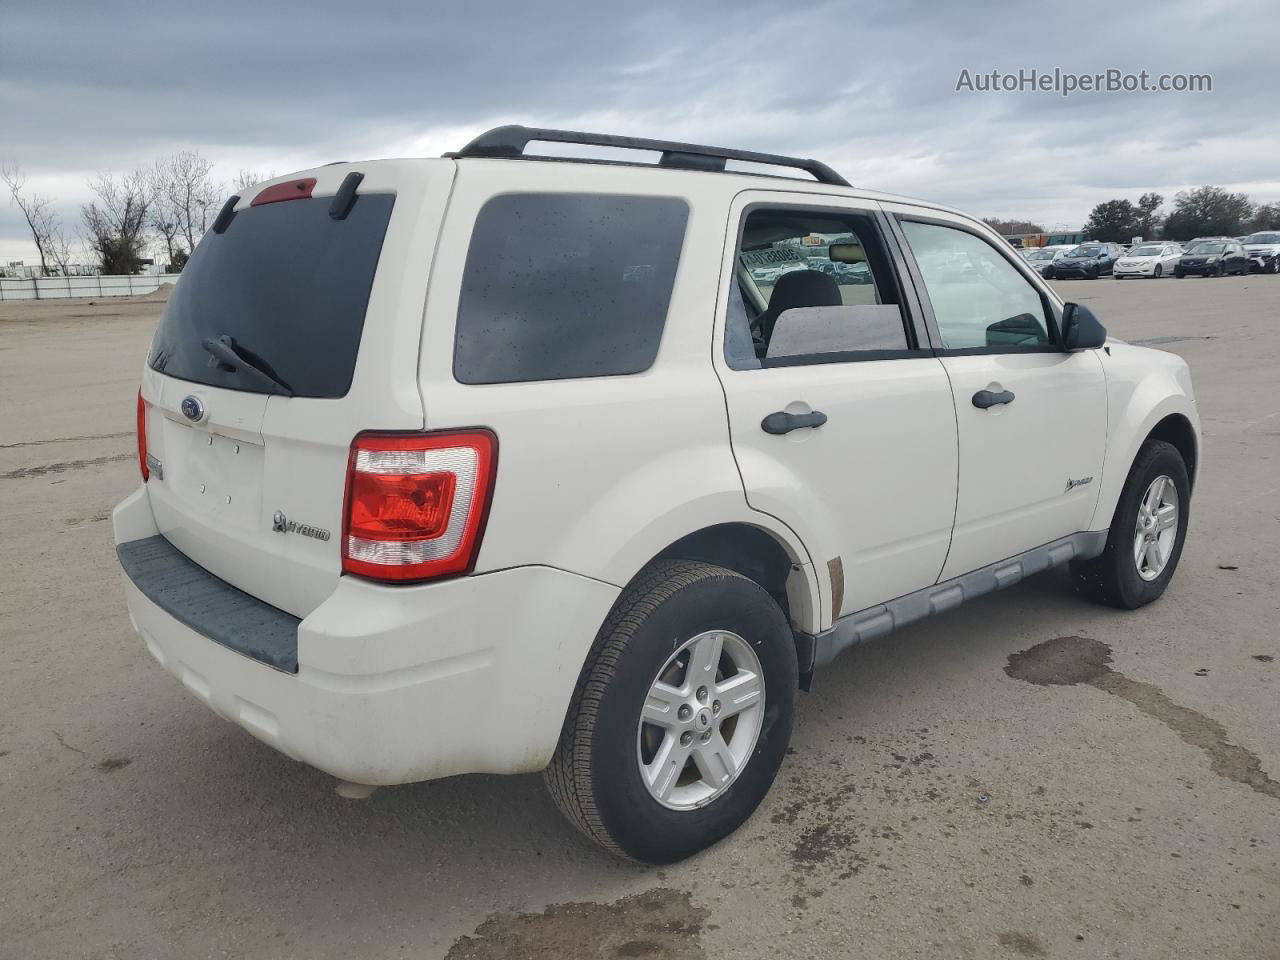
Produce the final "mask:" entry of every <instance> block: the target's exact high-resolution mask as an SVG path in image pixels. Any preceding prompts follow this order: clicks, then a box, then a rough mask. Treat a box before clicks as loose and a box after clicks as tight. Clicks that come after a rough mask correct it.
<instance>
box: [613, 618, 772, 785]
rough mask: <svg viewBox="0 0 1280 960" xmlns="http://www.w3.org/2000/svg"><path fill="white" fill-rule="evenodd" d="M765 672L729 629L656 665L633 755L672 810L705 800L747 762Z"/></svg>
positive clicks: (701, 637)
mask: <svg viewBox="0 0 1280 960" xmlns="http://www.w3.org/2000/svg"><path fill="white" fill-rule="evenodd" d="M764 690H765V684H764V672H763V670H762V669H761V667H760V659H759V658H758V657H757V656H756V654H755V651H754V650H752V649H751V645H750V644H749V643H747V641H746V640H744V639H743V638H742V637H740V636H738V635H737V634H736V633H730V632H728V631H724V630H710V631H707V632H706V633H700V634H698V635H697V636H696V637H693V638H692V639H690V640H688V641H686V642H685V643H684V644H682V645H681V646H680V647H679V648H678V649H677V650H676V651H675V652H674V653H673V654H671V656H670V657H668V658H667V661H666V663H664V664H663V665H662V669H660V670H659V671H658V672H657V675H656V676H655V677H654V679H653V682H652V683H651V684H650V685H649V693H648V696H647V697H646V698H645V702H644V706H643V707H642V708H641V710H640V729H639V732H638V734H637V737H636V761H637V762H638V763H639V765H640V778H641V780H643V781H644V784H645V786H646V787H647V788H648V790H649V793H650V795H651V796H652V797H653V798H654V799H655V800H657V801H658V802H659V803H660V804H662V805H663V806H664V807H668V808H670V809H672V810H691V809H694V808H697V807H702V806H705V805H706V804H708V803H710V802H711V801H712V800H714V799H716V797H718V796H720V795H721V794H722V793H724V791H725V790H727V789H729V787H730V786H731V785H732V784H733V782H734V781H735V780H736V779H737V778H738V775H739V774H741V773H742V771H743V770H744V769H745V768H746V766H747V763H748V761H749V760H750V759H751V754H752V751H753V750H754V749H755V745H756V740H757V739H758V738H759V736H760V729H761V727H762V725H763V722H764Z"/></svg>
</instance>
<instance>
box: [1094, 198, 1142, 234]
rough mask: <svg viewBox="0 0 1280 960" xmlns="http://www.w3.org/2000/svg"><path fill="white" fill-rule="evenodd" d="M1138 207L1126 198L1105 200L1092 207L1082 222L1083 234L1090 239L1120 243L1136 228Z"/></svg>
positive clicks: (1133, 232) (1134, 231)
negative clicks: (1086, 218) (1091, 210)
mask: <svg viewBox="0 0 1280 960" xmlns="http://www.w3.org/2000/svg"><path fill="white" fill-rule="evenodd" d="M1138 217H1139V209H1138V208H1137V207H1135V206H1134V205H1133V204H1132V203H1130V202H1129V201H1128V200H1107V201H1105V202H1103V203H1100V204H1098V205H1097V206H1096V207H1094V208H1093V212H1092V213H1090V214H1089V219H1088V220H1086V221H1085V222H1084V235H1085V236H1086V237H1088V238H1089V239H1090V240H1103V241H1111V242H1114V243H1120V242H1123V241H1127V240H1129V238H1130V237H1133V236H1134V235H1135V233H1136V231H1137V230H1138Z"/></svg>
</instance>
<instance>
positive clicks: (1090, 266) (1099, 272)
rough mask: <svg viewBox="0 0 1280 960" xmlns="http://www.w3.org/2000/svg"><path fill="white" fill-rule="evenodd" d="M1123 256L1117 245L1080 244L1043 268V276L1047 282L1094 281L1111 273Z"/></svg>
mask: <svg viewBox="0 0 1280 960" xmlns="http://www.w3.org/2000/svg"><path fill="white" fill-rule="evenodd" d="M1123 255H1124V250H1123V249H1122V248H1121V247H1120V245H1119V244H1118V243H1095V242H1089V243H1082V244H1080V246H1078V247H1076V248H1075V249H1074V250H1071V251H1068V252H1067V255H1066V256H1065V257H1061V258H1060V259H1058V260H1055V261H1053V263H1052V264H1050V265H1049V266H1047V267H1045V269H1044V275H1045V277H1046V278H1047V279H1049V280H1071V279H1081V280H1096V279H1097V278H1098V277H1101V276H1104V275H1106V274H1108V273H1111V272H1112V271H1113V270H1114V269H1115V266H1116V261H1117V260H1118V259H1120V257H1121V256H1123Z"/></svg>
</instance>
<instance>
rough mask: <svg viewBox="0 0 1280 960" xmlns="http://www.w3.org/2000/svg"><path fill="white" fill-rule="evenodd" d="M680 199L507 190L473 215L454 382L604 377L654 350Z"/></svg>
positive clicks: (643, 363)
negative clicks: (509, 192) (474, 218)
mask: <svg viewBox="0 0 1280 960" xmlns="http://www.w3.org/2000/svg"><path fill="white" fill-rule="evenodd" d="M688 215H689V207H688V205H687V204H686V203H685V202H684V201H683V200H681V199H679V198H677V197H640V196H622V195H612V194H591V193H512V194H502V195H499V196H496V197H494V198H493V199H491V200H489V201H488V202H487V203H486V204H485V205H484V206H483V207H482V208H481V210H480V213H479V215H478V216H477V217H476V225H475V229H474V230H473V231H472V234H471V245H470V247H469V248H468V251H467V263H466V267H465V269H464V270H463V274H462V294H461V298H460V300H459V302H458V325H457V334H456V339H455V341H454V355H453V374H454V377H455V378H456V379H457V380H458V381H459V382H460V383H513V382H521V381H530V380H563V379H568V378H573V377H612V376H621V375H624V374H629V373H639V372H641V371H643V370H647V369H648V368H649V367H650V366H651V365H652V364H653V361H654V359H655V358H656V357H657V355H658V346H659V343H660V342H661V340H662V331H663V327H664V326H665V325H666V320H667V306H668V304H669V302H670V300H671V291H672V288H673V286H674V284H675V276H676V266H677V264H678V263H679V260H680V250H681V246H682V244H683V243H684V232H685V222H686V220H687V219H688Z"/></svg>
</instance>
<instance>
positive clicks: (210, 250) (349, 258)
mask: <svg viewBox="0 0 1280 960" xmlns="http://www.w3.org/2000/svg"><path fill="white" fill-rule="evenodd" d="M394 201H395V198H394V197H393V196H391V195H389V194H361V195H358V196H357V197H356V202H355V204H354V206H352V208H351V211H350V212H349V213H348V214H347V216H346V218H345V219H343V220H334V219H332V218H331V217H330V216H329V204H330V198H328V197H316V198H307V199H299V200H288V201H285V202H281V203H267V204H262V205H261V206H256V207H249V208H247V209H244V210H241V211H239V212H238V213H236V215H235V216H234V217H233V218H232V220H231V222H230V224H228V226H227V228H226V230H225V232H223V233H214V232H213V231H210V232H209V233H208V234H206V235H205V237H204V239H203V240H201V241H200V244H199V246H198V247H197V248H196V251H195V253H194V254H193V255H192V257H191V260H190V262H189V263H188V264H187V266H186V268H185V269H184V270H183V271H182V278H181V280H180V281H179V283H178V285H177V287H176V289H175V290H174V292H173V296H172V297H170V299H169V303H168V306H167V307H166V308H165V311H164V315H163V316H162V317H161V320H160V326H159V327H158V328H157V330H156V335H155V339H154V340H153V341H152V345H151V355H150V357H149V361H148V362H149V363H150V364H151V367H152V369H154V370H156V371H158V372H160V373H164V374H167V375H168V376H171V377H177V378H178V379H180V380H189V381H191V382H193V383H204V384H208V385H210V386H215V387H226V388H228V389H231V390H244V391H248V392H253V393H264V392H266V393H272V392H284V391H277V390H275V389H273V388H272V387H271V386H270V385H269V384H266V385H264V380H263V379H262V378H261V377H255V376H253V375H252V374H251V373H249V372H247V371H246V370H245V369H243V368H239V369H235V370H231V369H228V365H227V364H225V363H221V364H220V363H219V362H218V360H217V359H216V358H215V357H213V356H212V355H211V354H210V353H209V352H208V351H207V350H206V349H205V347H204V341H205V340H218V339H219V338H222V337H230V338H231V342H232V343H233V344H234V345H235V349H236V351H237V352H238V353H239V354H240V355H241V356H243V357H245V358H246V359H248V360H250V362H252V363H253V364H255V365H256V366H258V367H259V368H260V369H267V370H269V371H270V372H271V373H272V374H273V375H274V376H275V377H276V379H278V380H280V381H281V382H283V383H285V384H287V385H288V387H289V389H291V390H292V391H293V393H294V394H295V395H296V396H299V397H327V398H334V397H341V396H345V395H346V393H347V391H348V390H349V389H350V387H351V378H352V376H353V374H354V372H355V365H356V355H357V353H358V352H359V349H360V336H361V333H362V332H363V330H364V317H365V310H366V308H367V307H368V305H369V290H370V288H371V287H372V286H373V275H374V271H375V270H376V268H377V265H378V257H379V255H380V254H381V252H382V239H383V236H384V235H385V233H386V229H387V223H388V221H389V220H390V219H391V208H392V205H393V203H394Z"/></svg>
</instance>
